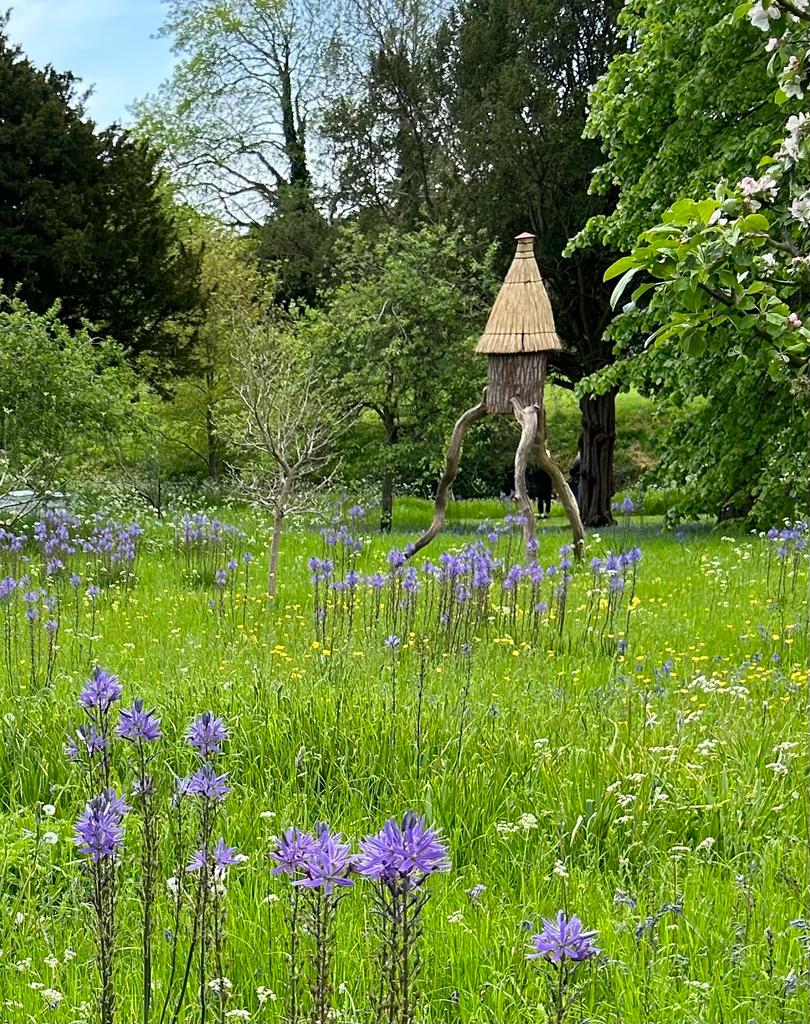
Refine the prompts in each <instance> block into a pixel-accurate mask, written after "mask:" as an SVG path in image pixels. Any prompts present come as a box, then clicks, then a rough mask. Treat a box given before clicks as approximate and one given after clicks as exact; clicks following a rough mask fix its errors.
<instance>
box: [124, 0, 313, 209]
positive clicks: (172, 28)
mask: <svg viewBox="0 0 810 1024" xmlns="http://www.w3.org/2000/svg"><path fill="white" fill-rule="evenodd" d="M318 15H319V11H318V8H317V7H315V6H313V5H311V4H309V3H308V2H306V0H299V2H297V3H295V4H293V3H287V2H284V0H169V2H168V10H167V14H166V19H165V22H164V25H163V28H162V29H161V34H162V35H163V36H165V37H167V38H170V39H171V40H172V42H173V49H174V53H175V55H176V57H177V64H176V66H175V69H174V72H173V74H172V77H171V78H170V79H169V80H168V81H167V82H165V83H164V84H163V85H162V86H161V88H160V90H159V91H158V93H157V95H156V96H151V97H147V99H146V100H144V101H142V102H141V103H140V104H139V105H138V107H137V108H136V109H137V111H138V113H139V114H140V119H141V125H142V127H143V129H144V130H145V132H146V133H147V134H148V135H149V136H150V137H152V138H155V139H158V140H159V141H160V142H161V144H162V145H163V146H164V148H165V150H166V152H167V154H168V157H169V160H170V162H171V166H172V169H173V171H174V173H175V175H176V177H177V179H178V180H179V181H181V182H183V183H184V184H185V185H186V186H187V187H188V188H189V189H190V190H191V193H192V194H193V195H194V197H195V199H196V200H197V201H199V202H201V203H203V204H205V205H207V206H208V207H209V208H212V209H214V211H215V212H217V213H220V214H221V213H222V212H224V213H225V214H226V216H227V217H228V218H229V219H230V220H232V221H233V222H235V223H238V224H240V225H242V226H244V227H248V226H252V225H254V224H256V223H261V222H262V221H263V220H264V218H265V217H266V216H267V214H268V211H272V210H274V209H275V208H276V207H277V204H278V202H279V196H280V192H283V190H284V189H285V188H286V187H289V186H291V187H293V188H295V187H296V186H299V187H303V188H304V189H309V187H310V185H311V183H312V172H311V167H310V159H309V154H308V142H309V126H310V115H311V112H312V110H313V108H314V107H315V105H316V103H317V99H318V93H319V82H320V75H321V70H320V68H321V65H320V56H321V51H322V49H323V46H324V40H323V38H322V37H321V30H322V28H323V21H322V20H320V19H319V16H318Z"/></svg>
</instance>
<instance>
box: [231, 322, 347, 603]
mask: <svg viewBox="0 0 810 1024" xmlns="http://www.w3.org/2000/svg"><path fill="white" fill-rule="evenodd" d="M235 365H236V373H237V393H238V395H239V398H240V400H241V402H242V406H243V408H244V412H245V417H244V423H243V430H242V432H241V436H240V437H239V439H238V441H239V443H240V445H241V446H242V447H243V448H244V449H246V450H248V451H249V452H250V453H251V454H252V455H253V466H252V467H251V468H250V469H248V470H246V471H245V472H244V473H243V476H242V480H243V486H244V488H245V490H246V491H247V492H248V494H249V495H250V497H251V498H252V499H253V500H254V501H256V502H257V503H258V504H259V505H260V506H261V507H262V508H264V509H266V510H267V511H268V512H270V513H271V514H272V516H273V533H272V540H271V545H270V559H269V565H268V574H267V593H268V596H270V597H274V596H275V593H276V586H277V577H278V555H279V544H280V542H281V532H282V529H283V527H284V521H285V520H286V519H288V518H289V517H290V516H294V515H300V514H301V513H303V512H306V511H308V510H309V509H311V508H312V504H313V500H314V496H315V495H316V494H317V493H318V492H322V491H323V490H325V489H326V488H327V487H328V486H329V484H330V482H331V481H332V479H333V478H334V475H335V472H336V470H337V466H338V462H339V459H338V457H337V447H338V442H339V439H340V436H341V434H342V433H343V430H344V428H345V425H346V423H347V421H348V417H349V414H346V413H342V414H339V415H338V414H336V413H335V408H336V406H337V403H336V402H335V400H334V396H332V395H330V394H329V393H328V391H327V390H326V389H325V388H324V387H323V384H322V383H321V382H319V380H318V378H317V375H316V372H315V368H314V365H313V362H312V360H311V358H310V357H309V356H308V355H307V354H305V353H302V352H301V351H300V349H297V348H296V347H295V346H293V345H291V344H290V343H289V339H286V338H281V339H280V338H279V337H277V336H276V337H274V336H273V334H272V328H269V329H252V330H250V331H249V332H247V335H246V337H245V339H244V343H243V345H242V346H241V347H240V350H239V351H238V352H237V353H236V358H235Z"/></svg>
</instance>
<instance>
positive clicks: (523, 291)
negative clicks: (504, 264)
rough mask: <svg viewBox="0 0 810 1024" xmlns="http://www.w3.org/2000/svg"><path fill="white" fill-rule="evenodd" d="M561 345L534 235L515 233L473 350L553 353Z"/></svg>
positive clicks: (491, 353)
mask: <svg viewBox="0 0 810 1024" xmlns="http://www.w3.org/2000/svg"><path fill="white" fill-rule="evenodd" d="M561 348H562V345H561V344H560V339H559V338H558V337H557V330H556V328H555V326H554V314H553V312H552V310H551V303H550V302H549V299H548V295H547V294H546V289H545V287H544V285H543V281H542V278H541V277H540V271H539V269H538V267H537V261H536V260H535V258H534V235H531V234H529V233H528V232H526V233H524V234H522V235H518V236H517V251H516V252H515V258H514V259H513V260H512V266H511V267H510V268H509V271H508V273H507V275H506V278H505V280H504V282H503V284H502V285H501V290H500V291H499V292H498V297H497V298H496V299H495V305H494V306H493V307H492V311H491V313H490V314H489V320H487V326H486V328H485V329H484V333H483V334H482V335H481V338H480V339H479V341H478V344H477V345H476V347H475V351H476V352H485V353H489V354H490V355H493V354H495V353H500V354H502V355H508V354H509V353H510V352H557V351H559V350H560V349H561Z"/></svg>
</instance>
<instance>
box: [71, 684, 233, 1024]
mask: <svg viewBox="0 0 810 1024" xmlns="http://www.w3.org/2000/svg"><path fill="white" fill-rule="evenodd" d="M122 696H123V687H122V685H121V682H120V681H119V678H118V676H117V675H115V674H114V673H112V672H110V671H109V670H108V669H105V668H102V667H100V666H95V667H94V668H93V671H92V673H91V675H90V678H89V679H87V680H86V682H85V684H84V686H83V687H82V689H81V692H80V694H79V698H78V704H79V707H80V708H81V709H82V711H83V712H84V715H85V721H84V723H83V724H81V725H80V726H79V727H78V728H77V729H76V730H75V732H74V733H73V734H72V735H71V736H70V738H69V739H68V742H67V754H68V756H69V757H70V758H71V760H72V761H74V762H75V763H76V764H77V765H78V767H79V769H80V771H81V774H82V779H83V785H84V790H85V792H86V793H87V802H86V805H85V808H84V811H83V812H82V813H81V815H80V816H79V818H78V819H77V821H76V823H75V826H74V841H75V843H76V846H77V848H78V851H79V853H80V854H81V855H82V856H84V857H86V858H87V872H88V876H89V879H90V887H89V888H90V905H91V906H92V908H93V916H94V922H95V936H96V948H97V965H98V970H99V976H100V988H99V992H100V995H99V1010H100V1020H101V1024H112V1021H113V1020H114V1017H115V1007H116V997H115V982H114V979H115V967H114V965H115V956H116V918H117V902H118V889H119V886H118V873H119V871H120V870H121V861H122V857H121V854H122V851H123V850H124V844H125V833H126V827H125V819H126V818H127V817H128V816H132V817H134V818H136V819H137V823H138V827H137V834H138V837H139V843H138V854H137V858H136V860H137V864H138V868H137V881H138V892H139V898H140V907H141V966H142V996H141V1007H142V1020H143V1022H144V1024H149V1021H150V1018H151V1004H152V998H153V981H152V964H153V939H154V928H155V907H156V901H157V879H158V875H159V871H160V845H161V844H160V841H159V837H160V833H161V830H162V828H163V826H164V824H165V818H166V817H167V811H166V809H165V808H164V805H163V802H162V801H161V799H160V797H161V795H162V794H163V793H164V792H165V790H166V786H165V785H164V783H163V780H161V779H160V778H158V777H156V776H155V774H154V771H153V768H154V764H155V751H156V745H157V744H158V743H159V741H160V740H161V739H162V736H163V728H162V725H161V721H160V718H159V717H158V714H157V712H156V710H155V709H153V708H148V707H146V705H145V704H144V702H143V700H142V699H141V698H135V700H134V701H133V703H132V705H131V707H128V708H122V707H120V702H121V698H122ZM185 739H186V742H187V743H188V745H189V747H190V748H191V749H192V750H193V752H194V755H195V757H196V758H197V764H196V766H195V769H194V770H193V771H192V772H191V773H190V774H189V775H187V776H184V777H177V778H176V781H175V785H174V795H173V797H172V800H171V812H170V814H171V818H172V824H173V826H174V840H175V843H174V845H175V855H176V857H177V859H178V860H179V862H180V863H179V865H178V870H177V875H175V876H174V878H172V879H171V880H170V881H171V883H172V884H171V885H170V886H169V889H170V892H171V893H172V896H173V902H174V906H173V918H174V921H173V924H174V927H173V929H172V931H171V940H172V944H173V949H172V954H171V964H172V968H171V974H170V978H169V983H168V986H167V988H166V990H165V994H164V997H163V1006H162V1011H161V1019H165V1018H166V1014H167V1013H168V1011H169V1008H170V1005H171V1004H173V1006H174V1011H173V1012H174V1019H177V1015H178V1014H179V1013H180V1011H181V1009H182V1007H183V1005H184V1002H185V1001H186V999H187V997H188V995H189V992H190V980H191V978H192V967H193V965H194V964H195V962H196V964H197V970H198V978H199V986H198V992H199V1004H200V1010H201V1013H202V1015H203V1018H205V1012H206V1010H205V1007H206V1000H207V998H208V995H209V991H210V988H209V986H208V972H209V958H211V957H213V959H214V961H215V963H216V966H217V970H218V973H219V974H220V975H221V974H222V954H223V950H222V942H223V924H224V915H225V904H224V896H225V893H226V890H225V886H224V881H225V878H226V875H227V872H228V869H229V868H230V867H232V866H233V865H235V864H238V863H240V862H241V861H242V860H244V858H243V857H242V856H241V855H240V854H238V853H237V851H236V849H235V848H234V847H231V846H228V845H227V843H226V842H225V840H224V838H223V837H222V836H220V837H219V838H218V839H216V840H215V839H214V836H215V833H216V827H217V822H218V817H219V808H220V805H221V802H222V800H223V799H224V798H225V796H226V795H227V794H228V793H229V792H230V788H229V786H228V784H227V778H228V773H227V772H221V771H219V770H218V769H217V767H216V766H215V759H216V758H218V757H219V756H221V754H222V751H223V745H224V744H225V742H226V741H227V739H228V730H227V728H226V726H225V724H224V722H223V721H222V719H220V718H218V717H217V716H216V715H214V714H213V713H212V712H211V711H204V712H203V713H202V714H201V715H199V716H198V717H197V718H195V719H194V720H193V721H192V722H191V723H190V724H189V726H188V729H187V731H186V735H185ZM116 746H120V747H121V750H122V753H123V758H118V757H116V759H115V762H114V757H113V755H114V751H115V748H116ZM122 760H123V762H124V764H128V767H129V771H130V774H131V788H130V793H131V795H129V796H128V797H126V798H125V797H124V796H123V795H119V794H118V792H117V791H116V789H115V787H114V785H113V771H114V767H119V768H120V767H122V764H121V762H122ZM189 799H190V800H191V801H192V807H191V811H189V810H188V809H187V803H188V801H189ZM189 843H190V849H189ZM186 860H188V862H187V863H186ZM184 877H187V878H189V879H191V890H190V891H189V890H188V887H187V885H186V884H185V883H184V882H183V881H182V879H183V878H184ZM187 914H190V916H191V922H190V926H189V927H186V925H185V922H184V916H185V915H187ZM184 934H186V935H188V936H190V937H189V938H188V939H187V947H186V950H185V954H184V955H183V951H182V950H181V942H182V939H183V936H184ZM183 960H185V967H184V968H183V970H182V971H180V969H179V968H180V965H181V963H182V961H183Z"/></svg>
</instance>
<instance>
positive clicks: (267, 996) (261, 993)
mask: <svg viewBox="0 0 810 1024" xmlns="http://www.w3.org/2000/svg"><path fill="white" fill-rule="evenodd" d="M256 998H257V999H258V1000H259V1006H264V1004H265V1003H266V1002H267V1001H268V1000H269V1001H270V1002H271V1003H274V1002H275V1001H276V999H277V998H278V997H277V996H276V993H275V992H274V991H273V990H272V989H269V988H265V987H264V985H259V987H258V988H257V989H256Z"/></svg>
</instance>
